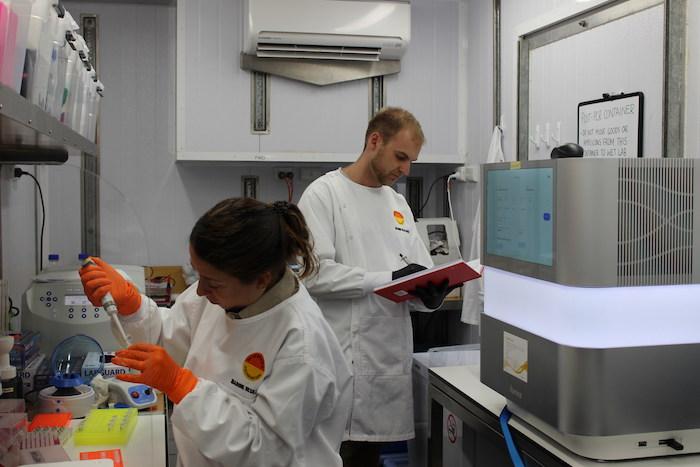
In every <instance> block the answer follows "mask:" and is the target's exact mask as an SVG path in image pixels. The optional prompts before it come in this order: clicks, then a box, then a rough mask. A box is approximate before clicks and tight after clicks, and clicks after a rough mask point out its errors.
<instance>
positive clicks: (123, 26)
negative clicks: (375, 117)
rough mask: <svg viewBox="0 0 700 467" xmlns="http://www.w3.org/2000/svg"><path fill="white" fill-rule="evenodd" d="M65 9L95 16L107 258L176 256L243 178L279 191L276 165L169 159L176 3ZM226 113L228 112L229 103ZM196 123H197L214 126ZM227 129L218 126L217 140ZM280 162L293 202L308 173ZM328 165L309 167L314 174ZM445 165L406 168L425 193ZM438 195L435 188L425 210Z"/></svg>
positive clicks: (155, 260)
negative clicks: (291, 180) (291, 181)
mask: <svg viewBox="0 0 700 467" xmlns="http://www.w3.org/2000/svg"><path fill="white" fill-rule="evenodd" d="M66 7H67V8H68V10H69V11H70V12H71V13H72V14H73V16H74V17H78V16H79V15H80V13H94V14H97V15H98V16H99V33H100V36H99V40H100V56H99V70H98V72H99V75H100V77H101V80H102V81H103V82H104V84H105V97H104V99H103V101H102V104H101V122H100V125H101V128H100V148H101V156H100V158H101V174H102V179H103V180H102V182H101V196H102V200H101V201H102V203H101V210H102V213H101V214H102V215H101V218H102V224H101V229H102V235H101V240H102V254H103V256H104V257H105V258H106V259H107V260H109V261H115V262H122V263H129V262H135V263H138V264H182V263H184V262H185V261H186V260H187V238H188V235H189V232H190V229H191V227H192V225H193V224H194V222H195V221H196V219H197V218H198V217H199V216H200V215H201V214H203V213H204V211H206V210H207V209H208V208H209V207H211V206H212V205H213V204H214V203H215V202H216V201H219V200H220V199H223V198H225V197H230V196H240V195H241V187H240V186H241V176H242V175H247V174H254V175H257V176H259V177H260V182H259V188H258V189H259V198H260V199H262V200H264V201H272V200H277V199H285V198H286V185H285V184H284V183H283V182H282V181H280V180H279V179H278V178H277V177H276V172H277V167H276V166H270V165H265V164H257V165H230V164H229V165H224V164H221V165H213V164H208V165H202V164H189V163H175V131H176V127H175V64H176V62H175V57H176V53H175V44H176V41H175V31H176V21H175V19H176V17H175V7H174V6H167V5H153V4H151V5H136V4H119V3H86V2H67V3H66ZM206 33H208V32H207V31H206V30H203V31H202V34H206ZM207 53H228V52H225V51H221V50H220V51H213V52H212V51H207ZM230 53H232V54H235V53H237V52H236V51H235V50H233V49H232V50H231V51H230ZM221 85H222V86H223V85H225V83H221ZM247 92H248V89H246V96H247V95H248V94H247ZM247 105H248V104H247V102H246V107H245V114H246V115H247V112H248V107H247ZM230 113H231V115H235V114H236V109H230ZM201 120H202V121H201V122H200V123H199V124H200V125H202V126H205V125H211V124H212V122H210V121H207V120H206V119H201ZM319 131H323V128H319ZM225 132H226V129H225V128H222V129H221V136H222V137H224V136H225ZM361 133H362V134H359V135H357V136H356V138H357V139H358V145H357V146H358V148H359V147H360V146H361V141H362V137H363V134H364V129H363V130H362V132H361ZM358 151H359V149H358ZM287 167H289V168H292V169H293V171H294V172H295V177H296V182H295V194H294V200H298V199H299V195H300V194H301V192H302V191H303V188H304V187H305V186H306V185H307V184H308V181H309V180H301V179H300V178H302V177H301V175H302V170H301V169H300V168H299V167H298V166H297V167H294V166H286V167H285V168H287ZM333 168H335V166H333V165H322V166H318V167H314V169H315V171H317V172H318V171H325V170H331V169H333ZM445 170H446V169H444V168H439V166H438V167H434V166H433V167H416V168H414V170H413V173H412V175H417V176H423V177H424V185H425V188H424V189H426V190H427V186H428V184H429V183H430V182H431V181H432V179H433V178H434V177H435V176H436V175H437V174H441V173H442V172H444V171H445ZM438 201H439V197H437V196H435V195H433V198H432V199H431V203H430V205H429V206H428V208H426V209H427V210H428V211H427V212H428V213H431V207H432V208H433V209H435V207H436V206H437V205H438ZM65 241H68V239H65ZM57 243H61V241H60V240H57ZM144 256H145V257H146V258H145V259H144Z"/></svg>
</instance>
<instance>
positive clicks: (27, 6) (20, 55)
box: [8, 0, 33, 93]
mask: <svg viewBox="0 0 700 467" xmlns="http://www.w3.org/2000/svg"><path fill="white" fill-rule="evenodd" d="M32 3H33V2H32V0H12V2H11V10H12V12H14V13H15V15H16V17H17V30H16V36H15V51H14V58H13V65H12V70H11V74H12V76H11V78H10V81H11V87H12V89H14V91H15V92H16V93H19V92H20V88H21V86H22V72H23V71H24V59H25V56H26V52H27V36H28V32H29V18H30V17H31V12H32ZM8 46H9V44H8Z"/></svg>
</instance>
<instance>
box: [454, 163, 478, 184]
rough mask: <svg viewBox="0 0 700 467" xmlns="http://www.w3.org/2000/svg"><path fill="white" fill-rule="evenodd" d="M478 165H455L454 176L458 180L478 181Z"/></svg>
mask: <svg viewBox="0 0 700 467" xmlns="http://www.w3.org/2000/svg"><path fill="white" fill-rule="evenodd" d="M479 175H480V167H479V166H478V165H463V166H461V167H457V170H456V171H455V178H456V179H457V180H459V181H460V182H473V183H478V182H479Z"/></svg>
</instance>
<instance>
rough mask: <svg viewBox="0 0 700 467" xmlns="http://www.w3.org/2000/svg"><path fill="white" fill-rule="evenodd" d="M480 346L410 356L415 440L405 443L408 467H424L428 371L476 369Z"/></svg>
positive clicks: (425, 458)
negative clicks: (442, 368) (460, 366)
mask: <svg viewBox="0 0 700 467" xmlns="http://www.w3.org/2000/svg"><path fill="white" fill-rule="evenodd" d="M479 349H480V345H479V344H471V345H455V346H450V347H435V348H433V349H430V350H428V351H427V352H420V353H414V354H413V420H414V423H415V430H416V437H415V438H414V439H412V440H409V441H408V455H409V458H410V461H411V464H410V465H411V466H412V467H427V466H428V435H429V434H430V404H429V402H430V400H429V396H428V370H429V369H430V368H436V367H444V366H458V365H478V364H479V357H480V350H479Z"/></svg>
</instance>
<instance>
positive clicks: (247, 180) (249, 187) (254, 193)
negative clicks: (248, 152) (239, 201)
mask: <svg viewBox="0 0 700 467" xmlns="http://www.w3.org/2000/svg"><path fill="white" fill-rule="evenodd" d="M241 194H242V195H243V197H244V198H252V199H258V177H256V176H255V175H244V176H242V177H241Z"/></svg>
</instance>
